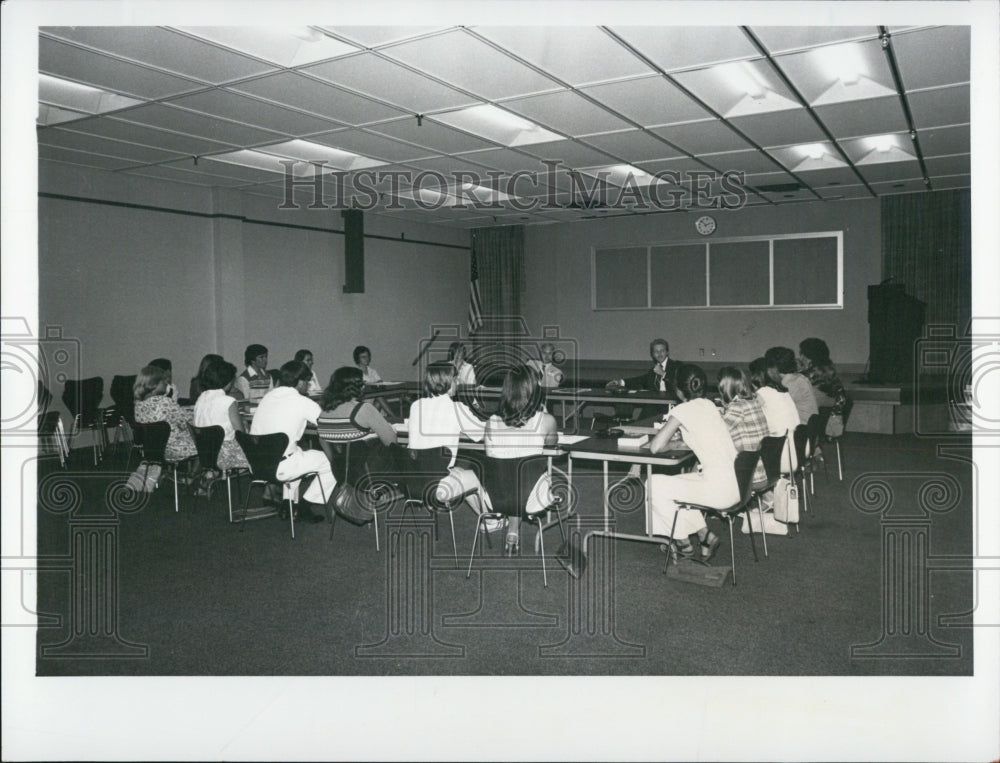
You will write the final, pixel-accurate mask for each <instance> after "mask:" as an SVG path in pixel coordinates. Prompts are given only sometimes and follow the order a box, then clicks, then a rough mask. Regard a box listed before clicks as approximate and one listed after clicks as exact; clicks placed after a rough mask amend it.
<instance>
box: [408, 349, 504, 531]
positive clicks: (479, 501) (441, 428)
mask: <svg viewBox="0 0 1000 763" xmlns="http://www.w3.org/2000/svg"><path fill="white" fill-rule="evenodd" d="M454 386H455V368H454V366H452V364H451V363H447V362H443V361H439V362H437V363H431V364H430V365H429V366H427V371H426V372H425V373H424V394H425V396H424V397H422V398H420V399H419V400H415V401H414V402H413V404H412V405H411V406H410V418H409V420H408V422H407V446H408V447H409V449H410V450H411V451H424V452H423V453H421V463H422V464H423V465H425V466H428V465H429V466H430V468H431V469H432V471H433V472H438V471H440V473H441V479H440V481H439V482H438V484H437V491H436V498H437V500H439V501H448V500H450V499H453V498H455V497H457V496H459V495H462V494H463V493H465V492H467V491H469V490H475V491H476V492H475V494H473V495H471V496H469V497H468V499H467V500H468V502H469V505H470V506H471V507H472V509H473V511H475V512H476V513H477V514H478V513H481V512H482V511H483V510H484V507H485V508H487V509H488V508H489V498H488V497H487V496H486V493H485V491H484V490H483V487H482V484H481V483H480V481H479V478H478V477H477V476H476V473H475V471H473V469H471V468H467V467H466V466H461V465H459V464H458V441H459V438H460V437H461V436H462V435H465V436H466V437H468V438H469V439H470V440H474V441H475V442H479V441H481V440H482V439H483V432H484V429H485V424H484V422H483V421H481V420H480V419H478V418H477V417H476V416H475V415H474V414H473V413H472V411H471V410H470V409H469V407H468V406H467V405H466V404H465V403H462V402H457V401H455V400H454V399H452V397H451V392H452V389H453V388H454ZM427 451H431V452H427ZM438 454H441V455H438Z"/></svg>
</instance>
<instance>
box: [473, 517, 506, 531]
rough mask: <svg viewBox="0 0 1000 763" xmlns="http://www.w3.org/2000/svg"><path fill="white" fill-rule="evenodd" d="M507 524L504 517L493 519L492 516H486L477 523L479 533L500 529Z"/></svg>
mask: <svg viewBox="0 0 1000 763" xmlns="http://www.w3.org/2000/svg"><path fill="white" fill-rule="evenodd" d="M506 526H507V520H506V519H493V518H492V517H487V518H486V519H484V520H483V521H482V522H480V523H479V532H481V533H495V532H496V531H497V530H502V529H503V528H505V527H506Z"/></svg>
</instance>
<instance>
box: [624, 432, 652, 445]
mask: <svg viewBox="0 0 1000 763" xmlns="http://www.w3.org/2000/svg"><path fill="white" fill-rule="evenodd" d="M647 442H649V435H645V434H644V435H640V436H639V437H619V438H618V447H619V448H641V447H642V446H643V445H645V444H646V443H647Z"/></svg>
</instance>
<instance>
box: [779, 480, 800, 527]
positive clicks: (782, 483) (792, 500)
mask: <svg viewBox="0 0 1000 763" xmlns="http://www.w3.org/2000/svg"><path fill="white" fill-rule="evenodd" d="M774 518H775V519H777V520H778V521H779V522H784V523H785V524H798V521H799V488H798V486H797V485H795V484H794V483H792V482H789V481H788V480H787V479H786V478H785V477H782V478H781V479H779V480H778V481H777V482H776V483H775V485H774Z"/></svg>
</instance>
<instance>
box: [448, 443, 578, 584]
mask: <svg viewBox="0 0 1000 763" xmlns="http://www.w3.org/2000/svg"><path fill="white" fill-rule="evenodd" d="M547 469H548V457H547V456H526V457H524V458H487V459H486V461H485V469H484V470H483V480H484V481H483V487H484V488H486V492H487V493H489V496H490V501H491V502H492V503H493V511H490V512H483V513H482V514H480V515H479V521H477V522H476V534H475V536H474V537H473V539H472V551H471V553H470V554H469V569H468V572H466V574H465V577H466V578H468V577H470V576H471V575H472V563H473V560H474V559H475V556H476V544H477V542H478V540H479V526H480V525H481V524H482V523H483V522H484V521H485V520H486V519H487V518H493V519H502V518H504V517H520V518H521V519H522V522H521V526H523V525H524V524H534V525H536V526H537V528H538V532H537V535H536V540H537V547H538V548H539V549H540V556H541V557H542V582H543V584H544V586H545V587H546V588H548V586H549V579H548V572H547V570H546V568H545V533H544V527H543V524H544V520H543V517H544V515H545V513H546V512H547V511H549V510H550V509H558V505H557V504H558V503H559V500H560V498H559V496H554V500H553V502H552V503H550V504H549V505H548V506H546V507H544V508H542V509H541V510H540V511H538V512H535V513H533V514H529V513H527V512H526V511H525V507H526V506H527V503H528V498H529V496H530V495H531V493H532V491H533V490H534V488H535V485H536V483H537V482H538V479H539V477H541V476H542V474H544V473H545V472H546V471H547ZM557 516H558V514H557ZM559 532H560V533H561V534H562V539H563V542H565V541H566V529H565V528H564V527H563V524H562V522H561V521H560V522H559ZM518 543H519V544H520V526H519V527H518Z"/></svg>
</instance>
